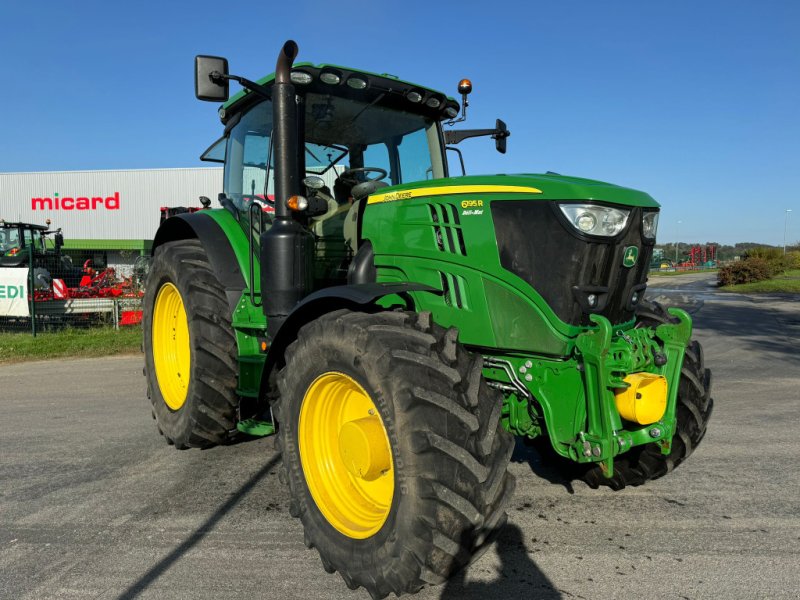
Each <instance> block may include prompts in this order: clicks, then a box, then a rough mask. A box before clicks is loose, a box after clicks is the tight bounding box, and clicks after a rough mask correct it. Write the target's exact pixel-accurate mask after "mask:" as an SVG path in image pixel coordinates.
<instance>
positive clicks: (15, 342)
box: [0, 326, 142, 363]
mask: <svg viewBox="0 0 800 600" xmlns="http://www.w3.org/2000/svg"><path fill="white" fill-rule="evenodd" d="M141 345H142V329H141V327H137V326H132V327H123V328H121V329H120V330H119V331H115V330H114V329H113V328H111V327H98V328H92V329H63V330H61V331H56V332H49V331H48V332H43V333H37V334H36V337H33V336H32V335H31V334H30V333H0V363H12V362H23V361H27V360H47V359H52V358H65V357H68V358H89V357H93V356H110V355H112V354H131V353H136V352H139V351H140V350H141Z"/></svg>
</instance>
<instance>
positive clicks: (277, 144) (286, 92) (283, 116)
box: [272, 40, 300, 219]
mask: <svg viewBox="0 0 800 600" xmlns="http://www.w3.org/2000/svg"><path fill="white" fill-rule="evenodd" d="M298 50H299V49H298V47H297V44H296V43H295V42H294V41H293V40H289V41H288V42H286V43H285V44H284V45H283V48H281V52H280V54H278V62H277V63H276V65H275V83H274V84H273V86H272V123H273V136H274V138H273V142H272V143H273V144H274V148H275V217H276V219H281V218H284V219H285V218H288V217H289V216H290V215H289V208H288V207H287V206H286V200H288V199H289V198H290V197H291V196H294V195H296V194H299V193H300V182H299V180H298V173H297V145H298V140H297V134H298V132H297V103H296V102H295V99H294V84H292V80H291V79H290V73H291V70H292V64H293V63H294V59H295V58H296V57H297V52H298Z"/></svg>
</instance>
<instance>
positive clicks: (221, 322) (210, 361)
mask: <svg viewBox="0 0 800 600" xmlns="http://www.w3.org/2000/svg"><path fill="white" fill-rule="evenodd" d="M145 289H146V292H145V296H144V312H143V318H142V327H143V330H144V331H143V333H144V352H145V367H144V374H145V377H146V378H147V396H148V398H150V401H151V402H152V405H153V418H154V419H155V420H156V423H157V425H158V431H159V432H160V433H161V434H162V435H163V436H164V437H165V438H166V440H167V442H168V443H170V444H175V447H176V448H178V449H185V448H207V447H209V446H213V445H215V444H220V443H222V442H223V441H225V440H226V439H227V437H228V436H229V432H230V431H231V430H232V429H233V428H234V427H235V425H236V409H237V406H238V397H237V395H236V376H237V366H236V339H235V337H234V334H233V328H232V326H231V317H230V309H229V308H228V303H227V300H226V298H225V290H224V289H223V287H222V285H221V284H220V283H219V281H218V280H217V278H216V276H215V275H214V272H213V271H212V269H211V266H210V264H209V262H208V257H207V256H206V253H205V250H204V249H203V246H202V245H201V244H200V242H199V241H198V240H180V241H177V242H169V243H166V244H164V245H162V246H159V247H158V248H157V249H156V253H155V256H154V257H153V263H152V265H151V267H150V272H149V274H148V278H147V286H146V288H145Z"/></svg>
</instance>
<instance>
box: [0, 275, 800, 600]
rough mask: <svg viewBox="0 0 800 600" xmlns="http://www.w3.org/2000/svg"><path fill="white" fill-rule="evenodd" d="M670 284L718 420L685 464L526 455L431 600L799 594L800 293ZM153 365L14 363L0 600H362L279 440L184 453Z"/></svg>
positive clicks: (0, 475)
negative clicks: (308, 525) (621, 479)
mask: <svg viewBox="0 0 800 600" xmlns="http://www.w3.org/2000/svg"><path fill="white" fill-rule="evenodd" d="M712 277H713V276H712V275H702V276H694V275H682V276H677V277H669V278H653V279H652V280H651V282H650V286H651V287H650V289H649V291H648V294H649V296H650V297H653V298H658V299H659V300H660V301H664V302H666V303H669V304H676V305H681V306H685V307H687V308H688V309H689V310H690V311H691V312H692V313H693V316H694V319H695V333H696V337H697V338H698V339H699V340H700V341H701V343H702V344H703V346H704V349H705V358H706V364H707V366H709V367H710V368H711V369H712V371H713V375H714V388H713V390H714V398H715V402H716V405H715V410H714V415H713V417H712V422H711V425H710V428H709V431H708V434H707V435H706V438H705V439H704V441H703V443H702V444H701V445H700V447H699V449H698V450H697V451H696V452H695V453H694V454H693V455H692V457H691V458H690V459H689V460H688V461H687V462H686V463H684V464H683V465H681V466H680V467H679V468H678V469H677V470H676V471H674V472H673V473H671V474H670V475H668V476H667V477H664V478H662V479H660V480H657V481H653V482H650V483H649V484H648V485H645V486H642V487H638V488H632V489H627V490H624V491H622V492H612V491H610V490H605V489H601V490H592V489H590V488H588V487H587V486H586V485H584V484H583V483H582V482H578V481H567V480H564V479H562V478H561V477H560V476H559V475H558V474H557V473H556V472H555V471H554V470H552V469H551V468H549V467H548V465H547V464H544V463H543V462H542V461H541V460H540V458H539V456H538V455H537V454H536V453H535V452H534V451H533V450H530V449H527V448H525V447H524V446H521V445H520V446H519V447H518V449H517V451H516V452H515V454H514V457H513V460H512V464H511V467H510V468H511V470H512V472H513V473H514V474H515V475H516V477H517V491H516V494H515V496H514V498H513V500H512V503H511V505H510V506H509V517H510V519H509V525H508V526H507V528H506V529H505V530H504V532H503V533H502V534H501V535H500V537H499V539H498V541H497V543H496V544H495V545H494V546H493V547H492V548H491V549H490V550H489V551H488V552H487V553H486V554H484V555H483V556H482V557H481V558H480V559H479V560H477V561H476V562H475V563H473V564H472V565H471V566H470V567H469V568H468V569H467V570H466V571H464V572H463V573H462V574H460V575H458V576H457V577H455V578H454V579H452V580H451V581H450V582H448V583H447V584H445V585H443V586H439V587H433V588H427V589H425V590H423V591H422V592H421V593H420V594H419V595H418V596H417V597H416V598H420V599H423V598H424V599H430V598H458V599H459V600H468V599H471V598H498V599H500V598H504V599H505V598H546V599H549V598H586V599H595V598H632V597H642V598H675V599H680V598H691V599H694V598H725V599H734V598H798V597H800V578H799V577H798V567H800V500H798V492H800V466H798V465H799V463H798V461H797V456H798V455H800V440H799V439H798V426H797V423H798V416H799V414H800V410H799V408H800V352H799V351H798V348H800V298H798V297H790V296H784V297H775V296H771V297H766V296H761V297H755V296H739V295H723V294H720V293H718V292H716V291H715V290H714V288H713V286H712V285H709V284H710V283H711V278H712ZM141 369H142V360H141V358H140V357H138V356H134V357H109V358H103V359H91V360H89V359H84V360H80V359H79V360H70V361H53V362H38V363H25V364H19V365H3V366H0V392H1V394H0V407H2V413H1V414H2V417H0V598H4V599H47V598H63V599H76V598H101V599H129V598H143V599H145V598H151V599H166V600H169V599H172V598H192V599H201V598H209V599H212V598H213V599H215V600H219V599H227V598H230V599H239V598H242V599H244V598H248V599H250V598H316V599H329V598H353V599H359V598H360V599H365V598H368V595H367V594H366V593H365V592H364V590H363V589H362V590H358V591H355V592H351V591H350V590H348V589H347V587H346V586H345V585H344V583H343V581H342V580H341V578H340V577H339V576H338V575H328V574H326V573H325V572H324V571H323V569H322V565H321V563H320V561H319V558H318V556H317V554H316V551H314V550H307V549H306V547H305V546H304V545H303V532H302V528H301V526H300V524H299V522H298V521H297V520H296V519H293V518H291V517H290V516H289V513H288V495H287V491H286V488H285V487H284V486H283V485H282V484H280V482H279V481H278V476H277V467H278V465H279V461H280V458H279V456H278V455H277V453H276V451H275V449H274V448H273V442H272V440H271V439H269V438H265V439H259V440H255V441H251V442H247V443H240V444H236V445H231V446H226V447H220V448H214V449H211V450H205V451H200V450H189V451H177V450H175V449H174V448H172V447H170V446H167V445H166V444H165V443H164V441H163V438H161V437H160V436H159V435H158V434H157V432H156V428H155V425H154V422H153V421H152V420H151V418H150V409H149V406H148V401H147V399H146V397H145V387H144V378H143V377H142V373H141Z"/></svg>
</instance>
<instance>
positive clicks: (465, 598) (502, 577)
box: [440, 524, 563, 600]
mask: <svg viewBox="0 0 800 600" xmlns="http://www.w3.org/2000/svg"><path fill="white" fill-rule="evenodd" d="M495 550H496V552H497V555H498V556H499V558H500V564H499V565H498V566H496V567H495V571H496V577H495V579H493V580H492V581H469V580H468V579H467V575H468V572H469V571H471V570H472V571H474V570H476V569H477V568H478V565H479V563H473V564H472V566H471V567H467V568H465V569H461V570H460V571H459V572H458V573H456V574H455V575H454V576H453V577H452V578H451V579H449V580H448V581H447V582H446V583H445V584H444V585H443V587H442V594H441V596H440V598H442V599H443V600H445V599H446V600H485V599H486V598H537V599H538V600H555V599H557V598H562V597H563V596H562V594H561V593H560V592H559V591H558V590H557V589H556V588H555V586H554V585H553V583H552V582H551V581H550V580H549V579H548V578H547V576H546V575H545V574H544V573H543V572H542V570H541V569H539V567H538V566H537V565H536V563H535V562H534V561H533V560H531V557H530V554H529V552H528V549H527V548H526V546H525V540H524V536H523V534H522V530H521V529H520V528H519V527H517V526H516V525H514V524H507V525H506V526H505V527H503V529H502V531H500V533H499V534H498V537H497V540H496V541H495Z"/></svg>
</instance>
